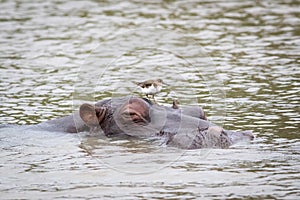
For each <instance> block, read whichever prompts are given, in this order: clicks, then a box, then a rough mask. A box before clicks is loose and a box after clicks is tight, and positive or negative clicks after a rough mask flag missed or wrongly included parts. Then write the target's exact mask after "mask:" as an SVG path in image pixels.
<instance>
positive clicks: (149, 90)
mask: <svg viewBox="0 0 300 200" xmlns="http://www.w3.org/2000/svg"><path fill="white" fill-rule="evenodd" d="M133 83H135V84H136V85H137V86H139V87H140V89H141V91H142V93H144V94H146V97H147V98H149V95H151V96H152V98H153V100H154V102H155V103H156V101H155V99H154V95H156V94H157V93H159V92H160V91H161V90H162V85H163V84H164V85H168V84H166V83H165V82H164V81H163V80H162V79H160V78H159V79H153V80H146V81H143V82H133Z"/></svg>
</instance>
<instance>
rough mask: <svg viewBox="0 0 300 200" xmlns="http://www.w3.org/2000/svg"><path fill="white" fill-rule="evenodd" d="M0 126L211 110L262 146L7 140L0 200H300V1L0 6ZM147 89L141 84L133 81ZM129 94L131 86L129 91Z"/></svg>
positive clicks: (59, 136) (28, 135)
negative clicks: (151, 104) (145, 103)
mask: <svg viewBox="0 0 300 200" xmlns="http://www.w3.org/2000/svg"><path fill="white" fill-rule="evenodd" d="M0 7H1V9H0V30H1V31H0V45H1V49H0V52H1V53H0V69H1V74H0V78H1V79H0V85H1V87H0V93H1V106H0V117H1V118H0V119H1V121H0V122H1V124H3V123H13V124H19V125H24V124H36V123H39V122H42V121H46V120H49V119H53V118H57V117H60V116H65V115H68V114H70V113H71V112H72V111H73V110H74V109H76V108H77V107H78V105H80V103H82V102H86V101H96V100H100V99H102V98H108V97H114V96H122V95H127V94H135V95H139V94H138V91H137V89H136V88H135V87H134V85H133V84H132V83H131V82H130V80H129V79H130V78H134V79H137V80H143V79H145V78H148V77H161V78H163V79H164V80H165V81H166V82H167V83H168V84H170V85H171V86H170V87H168V88H166V89H165V90H163V92H162V93H161V94H159V95H158V96H157V100H158V101H159V102H160V103H161V104H164V105H168V104H170V103H171V101H172V98H174V97H177V98H179V100H180V102H181V104H201V105H202V106H203V107H204V109H205V110H206V112H207V115H208V118H209V119H210V120H211V121H214V122H215V123H217V124H220V125H222V126H223V127H225V128H226V129H234V130H247V129H249V130H253V131H254V134H255V136H256V139H255V140H254V141H253V142H251V143H250V144H247V143H246V144H245V143H242V144H238V145H235V146H233V147H232V148H230V149H225V150H224V149H214V150H209V149H204V150H191V151H183V150H179V149H174V148H169V147H165V146H163V145H161V144H160V143H159V142H157V141H152V140H151V139H149V140H146V141H145V140H142V141H140V140H130V139H126V138H122V139H119V140H118V139H108V138H105V137H103V136H93V135H88V134H87V133H82V134H64V133H53V132H43V131H33V130H30V129H29V130H25V129H24V128H16V127H14V128H4V129H1V130H0V141H1V142H0V146H1V153H0V157H1V162H0V168H1V171H0V175H1V178H0V194H1V199H54V198H70V199H75V198H77V199H99V198H101V199H111V198H121V199H150V198H156V199H168V198H169V199H172V198H173V199H174V198H182V199H201V198H203V199H207V198H209V199H225V198H226V199H230V198H232V199H233V198H243V199H250V198H259V199H298V198H299V197H300V178H299V172H300V170H299V169H300V164H299V161H300V156H299V154H300V148H299V147H300V136H299V121H300V120H299V119H300V117H299V116H300V115H299V113H300V109H299V108H300V106H299V105H300V95H299V93H300V81H299V80H300V70H299V69H300V68H299V62H300V61H299V52H300V51H299V50H300V29H299V27H300V26H299V25H300V18H299V16H300V10H299V2H298V1H283V0H277V1H263V2H259V1H243V2H238V1H230V2H229V1H226V2H225V1H206V2H202V3H199V2H196V1H184V2H181V1H157V2H149V3H145V2H144V3H143V2H140V1H127V2H123V1H114V2H106V1H67V2H64V1H40V2H38V1H24V2H23V1H1V2H0ZM137 77H138V78H137ZM124 82H125V84H124Z"/></svg>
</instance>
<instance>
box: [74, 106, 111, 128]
mask: <svg viewBox="0 0 300 200" xmlns="http://www.w3.org/2000/svg"><path fill="white" fill-rule="evenodd" d="M105 112H106V108H105V107H96V106H94V105H91V104H87V103H85V104H82V105H81V106H80V108H79V114H80V117H81V119H82V120H83V121H84V122H85V123H86V124H87V125H88V126H98V125H99V123H100V122H101V121H102V120H103V119H104V116H105Z"/></svg>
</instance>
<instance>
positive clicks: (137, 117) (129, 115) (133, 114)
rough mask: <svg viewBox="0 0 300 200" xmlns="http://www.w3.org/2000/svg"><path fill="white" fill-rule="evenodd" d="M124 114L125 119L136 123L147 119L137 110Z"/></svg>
mask: <svg viewBox="0 0 300 200" xmlns="http://www.w3.org/2000/svg"><path fill="white" fill-rule="evenodd" d="M122 116H123V117H124V119H126V120H128V121H132V122H134V123H145V119H144V118H143V117H142V116H140V115H139V114H137V113H136V112H124V113H123V114H122Z"/></svg>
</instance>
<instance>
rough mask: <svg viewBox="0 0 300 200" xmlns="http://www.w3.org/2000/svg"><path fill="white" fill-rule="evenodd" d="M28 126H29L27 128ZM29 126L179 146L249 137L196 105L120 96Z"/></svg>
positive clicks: (207, 145)
mask: <svg viewBox="0 0 300 200" xmlns="http://www.w3.org/2000/svg"><path fill="white" fill-rule="evenodd" d="M28 128H29V127H28ZM30 128H33V129H42V130H46V131H59V132H66V133H78V132H83V131H89V132H93V133H99V134H104V135H106V136H108V137H113V136H115V137H119V136H122V135H123V136H124V135H128V136H133V137H135V138H147V137H153V136H155V137H159V138H163V139H164V141H165V143H166V144H167V145H168V146H173V147H178V148H181V149H200V148H228V147H229V146H231V145H233V144H235V143H237V142H239V141H241V140H248V141H250V140H252V139H253V138H254V137H253V135H252V132H251V131H229V130H224V129H223V128H221V127H219V126H217V125H215V124H213V123H211V122H209V121H208V120H207V119H206V116H205V113H204V111H203V109H202V108H201V107H199V106H185V107H184V106H183V107H182V108H178V109H177V107H176V108H172V107H171V106H170V107H166V106H159V105H156V104H152V102H151V101H149V100H148V99H143V98H137V97H121V98H113V99H107V100H102V101H100V102H98V103H96V104H94V105H92V104H83V105H81V106H80V108H79V110H78V111H77V112H75V113H73V114H72V115H70V116H66V117H62V118H58V119H54V120H50V121H47V122H43V123H40V124H38V125H34V126H30Z"/></svg>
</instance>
